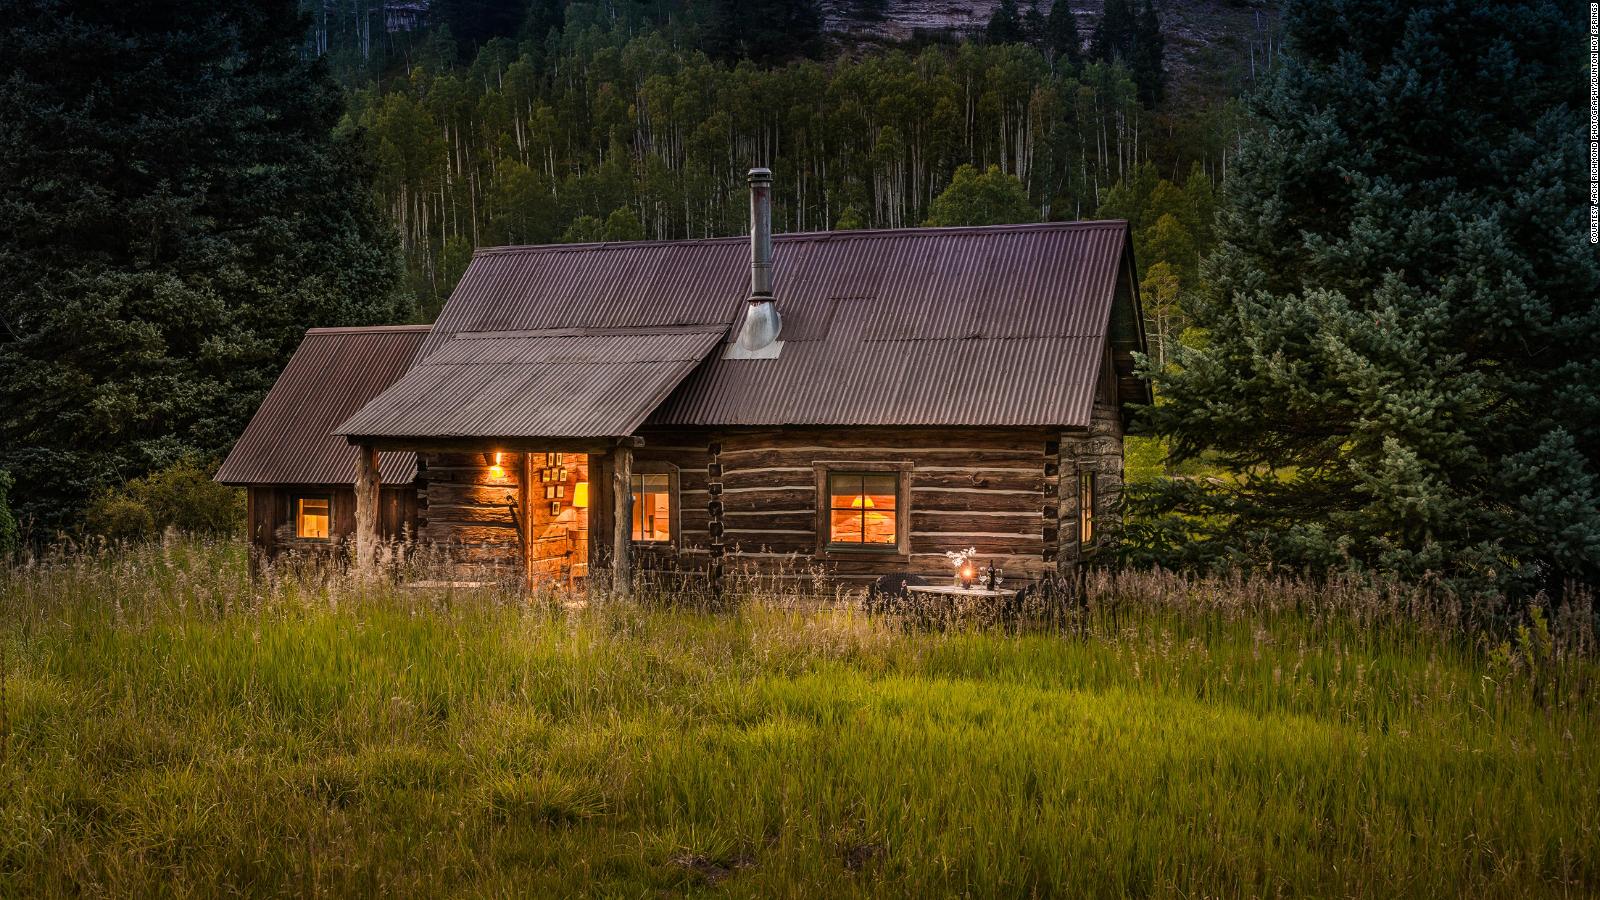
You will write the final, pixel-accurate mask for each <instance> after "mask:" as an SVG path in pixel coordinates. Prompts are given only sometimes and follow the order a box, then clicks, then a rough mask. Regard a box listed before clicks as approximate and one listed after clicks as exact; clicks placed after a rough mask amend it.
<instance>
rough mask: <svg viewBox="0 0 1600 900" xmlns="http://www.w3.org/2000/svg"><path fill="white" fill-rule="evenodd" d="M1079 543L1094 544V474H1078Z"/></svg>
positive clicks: (1084, 544)
mask: <svg viewBox="0 0 1600 900" xmlns="http://www.w3.org/2000/svg"><path fill="white" fill-rule="evenodd" d="M1078 543H1080V544H1082V545H1083V546H1085V547H1087V546H1089V545H1090V544H1092V543H1094V473H1093V472H1080V473H1078Z"/></svg>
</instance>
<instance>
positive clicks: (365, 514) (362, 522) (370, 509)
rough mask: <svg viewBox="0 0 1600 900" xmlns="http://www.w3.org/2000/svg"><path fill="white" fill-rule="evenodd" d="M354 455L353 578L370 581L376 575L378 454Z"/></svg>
mask: <svg viewBox="0 0 1600 900" xmlns="http://www.w3.org/2000/svg"><path fill="white" fill-rule="evenodd" d="M356 449H357V453H356V481H355V493H356V561H355V571H356V574H357V575H358V576H360V577H362V578H371V577H373V576H375V575H377V574H378V542H379V540H380V539H381V538H380V536H379V534H378V503H379V501H380V499H381V498H380V492H381V490H382V488H381V486H380V485H379V484H378V450H377V448H376V447H371V446H365V445H363V446H358V447H357V448H356Z"/></svg>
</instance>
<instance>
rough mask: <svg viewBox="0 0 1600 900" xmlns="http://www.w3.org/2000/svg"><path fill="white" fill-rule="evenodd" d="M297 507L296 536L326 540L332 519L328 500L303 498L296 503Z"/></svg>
mask: <svg viewBox="0 0 1600 900" xmlns="http://www.w3.org/2000/svg"><path fill="white" fill-rule="evenodd" d="M295 505H296V509H295V529H294V533H295V535H296V536H297V537H303V538H326V537H327V536H328V521H329V518H330V516H329V510H328V506H329V504H328V500H327V499H326V498H312V497H301V498H299V499H298V500H296V501H295Z"/></svg>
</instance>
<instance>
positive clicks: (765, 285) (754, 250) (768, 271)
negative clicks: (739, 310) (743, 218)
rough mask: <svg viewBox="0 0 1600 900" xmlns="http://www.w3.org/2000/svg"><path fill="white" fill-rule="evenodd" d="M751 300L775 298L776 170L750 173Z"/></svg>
mask: <svg viewBox="0 0 1600 900" xmlns="http://www.w3.org/2000/svg"><path fill="white" fill-rule="evenodd" d="M749 180H750V300H751V302H752V303H753V302H755V301H757V300H759V299H762V298H767V299H770V298H771V297H772V170H771V169H751V170H750V179H749Z"/></svg>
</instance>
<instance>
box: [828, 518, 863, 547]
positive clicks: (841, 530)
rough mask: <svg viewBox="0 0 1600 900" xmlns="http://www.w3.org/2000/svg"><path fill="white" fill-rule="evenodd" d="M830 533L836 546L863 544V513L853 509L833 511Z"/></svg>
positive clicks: (830, 537)
mask: <svg viewBox="0 0 1600 900" xmlns="http://www.w3.org/2000/svg"><path fill="white" fill-rule="evenodd" d="M828 533H829V539H830V540H832V541H833V542H834V543H835V544H859V543H861V513H859V512H857V511H855V510H851V509H836V510H833V511H832V522H831V523H830V525H829V532H828Z"/></svg>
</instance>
